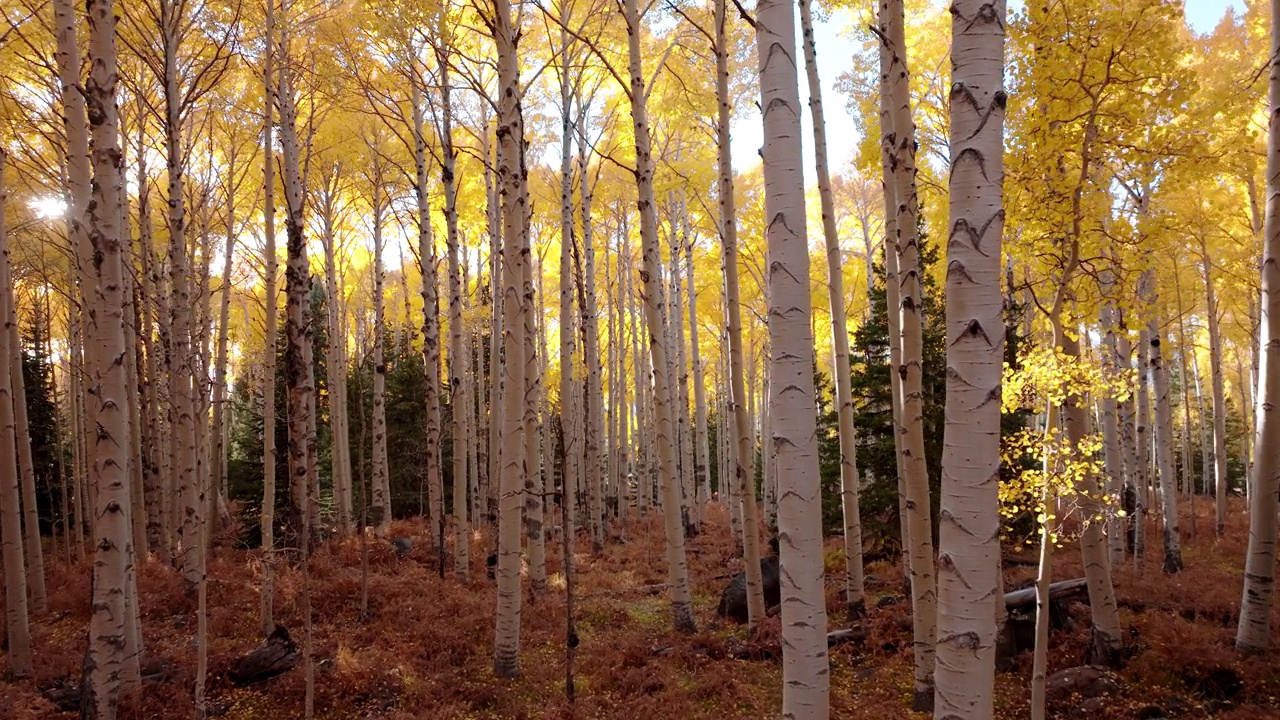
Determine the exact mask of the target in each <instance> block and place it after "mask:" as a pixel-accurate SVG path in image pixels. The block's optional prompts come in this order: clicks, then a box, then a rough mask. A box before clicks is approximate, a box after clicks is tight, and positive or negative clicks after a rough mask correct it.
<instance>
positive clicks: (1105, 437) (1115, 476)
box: [1099, 269, 1129, 567]
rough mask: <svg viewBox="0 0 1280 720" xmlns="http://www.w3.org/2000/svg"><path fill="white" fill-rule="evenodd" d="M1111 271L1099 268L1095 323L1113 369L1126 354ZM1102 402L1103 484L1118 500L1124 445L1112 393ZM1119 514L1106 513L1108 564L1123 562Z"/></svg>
mask: <svg viewBox="0 0 1280 720" xmlns="http://www.w3.org/2000/svg"><path fill="white" fill-rule="evenodd" d="M1114 275H1115V274H1114V272H1112V271H1111V270H1109V269H1104V270H1103V271H1102V294H1103V297H1104V298H1105V300H1104V301H1103V305H1102V310H1101V317H1100V318H1099V324H1100V325H1101V327H1102V347H1103V353H1104V359H1103V360H1104V363H1105V365H1106V366H1107V368H1108V369H1109V370H1110V371H1111V372H1113V373H1120V372H1122V371H1124V370H1127V369H1128V366H1129V358H1128V357H1121V356H1120V355H1119V345H1118V344H1117V340H1116V317H1117V315H1118V314H1119V313H1118V312H1117V311H1116V308H1115V304H1114V300H1113V299H1112V298H1113V293H1114V292H1115V276H1114ZM1101 404H1102V443H1103V452H1104V463H1105V468H1106V484H1105V487H1104V488H1103V489H1104V490H1105V491H1106V493H1107V495H1108V496H1110V497H1111V498H1113V499H1114V500H1117V501H1118V500H1119V498H1120V497H1121V495H1122V493H1123V492H1124V447H1123V445H1122V444H1121V441H1120V421H1119V419H1120V407H1119V406H1120V404H1119V402H1117V401H1116V398H1115V396H1114V395H1112V394H1110V393H1106V394H1104V395H1103V396H1102V398H1101ZM1122 521H1123V518H1122V517H1120V515H1119V514H1118V513H1114V512H1112V513H1108V515H1107V552H1108V554H1109V556H1110V558H1111V566H1112V567H1120V565H1122V564H1123V563H1124V532H1123V529H1122V527H1121V525H1122Z"/></svg>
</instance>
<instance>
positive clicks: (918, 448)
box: [880, 0, 938, 710]
mask: <svg viewBox="0 0 1280 720" xmlns="http://www.w3.org/2000/svg"><path fill="white" fill-rule="evenodd" d="M880 11H881V18H880V23H881V27H882V32H883V33H884V35H885V37H886V38H888V49H889V52H890V64H889V71H888V79H889V87H888V90H889V103H890V111H891V115H892V117H893V133H892V136H891V139H890V142H889V148H888V152H889V156H890V160H891V165H892V167H893V187H894V198H895V201H896V202H895V208H894V209H895V215H896V220H895V225H896V227H895V231H896V235H895V244H896V248H897V261H898V266H897V271H898V278H897V280H898V289H899V298H898V304H897V305H896V306H892V307H890V308H889V313H890V314H895V313H896V314H897V315H898V316H899V324H900V325H899V330H900V332H901V335H902V345H901V347H902V356H901V364H900V365H897V366H895V367H896V369H897V372H896V373H894V374H897V375H900V376H901V378H902V383H901V385H902V396H901V397H902V402H901V406H902V407H901V424H900V425H899V426H898V428H899V430H898V432H899V434H900V435H902V448H901V450H902V452H901V453H900V455H901V457H902V471H903V481H904V483H905V486H906V511H907V513H906V521H907V527H908V534H909V535H910V545H909V546H908V551H909V557H910V565H911V595H912V606H913V608H914V611H915V618H914V620H915V622H914V625H915V643H914V645H915V660H916V663H915V665H916V675H915V688H914V694H913V697H912V707H913V708H914V709H916V710H928V709H930V707H931V706H932V704H933V668H934V642H935V638H936V634H937V602H938V599H937V595H936V592H937V589H936V578H935V575H934V558H933V529H932V528H933V525H932V521H931V518H930V515H931V511H930V503H929V476H928V468H927V467H926V466H925V457H924V422H923V414H922V413H923V409H922V408H923V397H922V395H921V392H922V391H921V380H922V377H921V376H922V371H923V365H922V361H921V352H922V335H921V317H920V303H921V301H922V296H921V290H920V286H921V284H920V259H919V254H920V249H919V246H918V244H917V243H918V239H917V235H916V216H917V212H918V210H919V208H918V201H917V197H916V184H915V124H914V121H913V120H912V118H911V98H910V86H909V83H908V70H907V54H906V41H905V19H904V9H903V3H902V0H884V1H883V2H882V3H881V6H880Z"/></svg>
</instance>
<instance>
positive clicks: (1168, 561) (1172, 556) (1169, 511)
mask: <svg viewBox="0 0 1280 720" xmlns="http://www.w3.org/2000/svg"><path fill="white" fill-rule="evenodd" d="M1146 284H1147V287H1148V288H1149V295H1148V297H1149V300H1150V302H1151V311H1152V316H1151V320H1150V321H1149V322H1148V323H1147V337H1149V338H1150V343H1151V351H1150V355H1149V357H1150V363H1151V377H1152V380H1153V382H1154V384H1155V391H1156V459H1157V462H1158V464H1159V467H1160V486H1159V487H1160V500H1161V511H1162V513H1163V515H1164V571H1165V572H1166V573H1176V572H1178V571H1180V570H1182V546H1181V539H1180V537H1179V533H1178V477H1177V469H1176V465H1175V464H1174V456H1173V443H1174V440H1173V402H1172V401H1171V400H1170V399H1169V370H1168V368H1166V367H1165V364H1164V343H1163V342H1162V341H1163V340H1164V332H1163V331H1162V330H1161V329H1160V319H1159V311H1157V310H1156V307H1157V305H1156V290H1155V280H1154V278H1149V279H1148V280H1147V283H1146Z"/></svg>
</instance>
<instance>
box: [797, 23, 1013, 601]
mask: <svg viewBox="0 0 1280 720" xmlns="http://www.w3.org/2000/svg"><path fill="white" fill-rule="evenodd" d="M800 27H801V33H802V36H803V38H804V63H805V70H806V74H807V76H808V81H809V112H810V113H811V114H812V116H813V147H814V162H815V164H816V166H817V167H816V174H817V178H818V197H819V200H820V202H821V203H822V235H823V238H824V239H825V240H826V248H827V289H828V294H827V303H828V307H829V309H830V313H831V346H832V348H833V350H834V353H833V356H832V365H834V366H835V367H834V370H835V381H836V412H837V418H838V421H839V428H840V511H841V515H842V517H843V519H844V554H845V563H844V571H845V605H846V607H847V609H848V613H849V616H850V617H851V618H852V617H858V616H861V615H862V613H863V611H864V605H865V600H864V597H863V592H864V589H863V582H864V580H863V574H862V520H861V518H860V516H859V509H858V493H859V484H858V483H859V481H858V437H857V430H856V429H855V428H854V424H853V391H852V384H853V381H852V368H851V366H850V364H849V328H848V321H847V319H846V317H845V295H844V273H843V271H842V267H841V266H842V262H841V250H840V237H839V235H838V232H837V230H836V208H835V198H834V197H833V195H832V193H831V173H830V170H829V169H828V167H827V130H826V121H825V119H824V116H823V110H822V83H821V81H820V80H819V79H818V50H817V43H816V42H815V41H814V37H813V10H812V7H811V2H810V0H800ZM999 130H1000V128H997V132H999ZM988 140H989V138H988ZM997 237H998V236H997ZM998 289H999V284H998V283H997V290H998ZM1001 337H1003V335H1002V336H1001Z"/></svg>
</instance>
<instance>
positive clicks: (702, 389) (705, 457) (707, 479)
mask: <svg viewBox="0 0 1280 720" xmlns="http://www.w3.org/2000/svg"><path fill="white" fill-rule="evenodd" d="M686 222H687V216H686ZM684 252H685V260H686V267H688V268H689V360H690V365H691V371H692V373H693V446H694V447H693V449H694V459H693V473H694V482H695V483H696V484H697V507H698V518H699V519H700V520H705V519H706V516H707V501H708V500H709V499H710V498H711V458H710V446H709V444H708V440H707V382H706V378H705V377H704V376H703V372H704V368H703V366H702V348H701V347H700V346H699V343H698V283H697V281H696V279H695V278H694V275H693V267H694V266H693V241H692V240H686V241H685V244H684ZM610 327H611V328H612V327H613V326H612V325H611V326H610ZM611 332H612V330H611ZM624 412H625V410H624ZM621 426H622V423H619V427H621ZM625 446H626V438H625V437H624V438H623V440H622V445H621V446H620V447H625ZM619 507H621V504H619Z"/></svg>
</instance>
